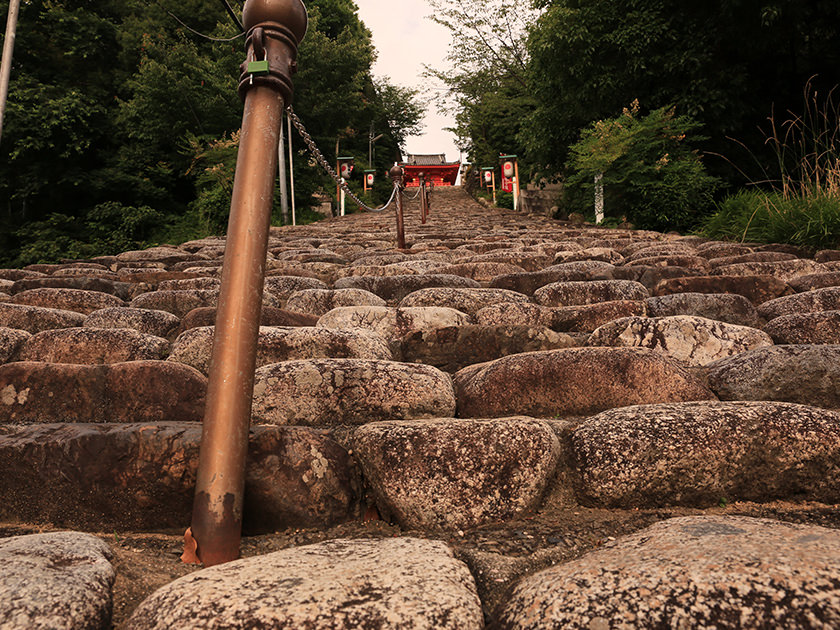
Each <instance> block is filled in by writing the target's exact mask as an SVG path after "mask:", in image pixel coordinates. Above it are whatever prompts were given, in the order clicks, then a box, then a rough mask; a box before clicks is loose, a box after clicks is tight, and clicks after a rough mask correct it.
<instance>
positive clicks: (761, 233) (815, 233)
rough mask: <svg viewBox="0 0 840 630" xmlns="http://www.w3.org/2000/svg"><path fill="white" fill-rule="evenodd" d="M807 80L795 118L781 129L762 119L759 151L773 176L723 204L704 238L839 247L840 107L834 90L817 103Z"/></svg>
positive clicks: (773, 118)
mask: <svg viewBox="0 0 840 630" xmlns="http://www.w3.org/2000/svg"><path fill="white" fill-rule="evenodd" d="M813 78H814V77H812V78H811V80H809V81H808V82H807V83H806V84H805V88H804V91H803V102H804V107H803V110H802V113H801V114H796V113H794V112H791V111H788V118H787V119H786V120H785V121H784V122H782V123H779V122H777V119H776V116H775V114H771V115H770V117H769V118H768V121H769V132H768V133H767V135H766V140H765V145H766V146H767V147H769V148H770V149H771V151H772V154H773V155H774V157H775V164H774V169H775V170H776V171H777V172H775V173H773V174H771V173H769V172H768V171H767V170H766V169H764V168H762V173H763V178H762V179H760V180H758V181H752V182H750V183H751V185H752V186H753V188H751V189H750V190H745V191H741V192H738V193H736V194H735V195H733V196H730V197H728V198H726V199H725V200H724V201H723V202H722V203H721V204H720V205H719V206H718V211H717V212H716V213H715V214H714V215H712V216H711V217H710V218H709V220H708V221H707V222H706V223H705V224H704V226H703V228H702V232H703V233H704V234H706V235H708V236H711V237H713V238H731V239H737V240H741V241H759V242H785V243H793V244H796V245H801V246H804V247H809V248H812V249H821V248H823V249H824V248H837V247H840V103H838V101H837V98H836V91H837V87H836V86H835V88H833V89H832V90H831V91H829V93H828V94H827V95H826V96H825V97H820V95H819V94H818V93H817V91H816V90H815V89H814V88H813V83H812V80H813ZM742 146H743V145H742ZM745 148H747V147H745ZM748 150H749V149H748ZM756 162H757V163H758V160H756Z"/></svg>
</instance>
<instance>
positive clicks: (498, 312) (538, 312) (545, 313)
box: [475, 302, 556, 328]
mask: <svg viewBox="0 0 840 630" xmlns="http://www.w3.org/2000/svg"><path fill="white" fill-rule="evenodd" d="M555 310H556V309H553V308H551V307H549V306H540V305H539V304H531V303H525V302H523V303H518V302H513V303H510V304H494V305H492V306H485V307H484V308H482V309H481V310H479V311H478V312H477V313H476V314H475V321H476V323H477V324H479V325H481V326H544V327H547V328H551V326H552V325H553V324H554V311H555Z"/></svg>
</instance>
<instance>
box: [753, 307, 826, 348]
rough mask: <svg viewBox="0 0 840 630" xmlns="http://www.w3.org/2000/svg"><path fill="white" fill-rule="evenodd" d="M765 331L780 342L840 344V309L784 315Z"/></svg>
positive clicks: (766, 327)
mask: <svg viewBox="0 0 840 630" xmlns="http://www.w3.org/2000/svg"><path fill="white" fill-rule="evenodd" d="M764 332H766V333H767V334H768V335H770V336H771V337H772V338H773V341H775V342H776V343H778V344H791V345H795V344H840V311H821V312H819V313H802V314H801V315H799V314H797V315H782V316H781V317H776V318H775V319H773V320H771V321H769V322H768V323H767V325H766V326H765V327H764Z"/></svg>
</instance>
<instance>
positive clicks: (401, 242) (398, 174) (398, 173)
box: [388, 162, 405, 249]
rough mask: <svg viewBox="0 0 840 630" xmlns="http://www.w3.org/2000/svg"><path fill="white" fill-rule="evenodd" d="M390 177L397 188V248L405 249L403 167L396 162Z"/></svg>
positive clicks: (389, 173)
mask: <svg viewBox="0 0 840 630" xmlns="http://www.w3.org/2000/svg"><path fill="white" fill-rule="evenodd" d="M388 175H390V176H391V179H392V180H394V186H396V187H397V195H396V197H397V248H399V249H405V224H404V223H403V193H402V183H403V170H402V167H401V166H400V165H399V164H397V163H396V162H394V165H393V166H392V167H391V170H390V171H388Z"/></svg>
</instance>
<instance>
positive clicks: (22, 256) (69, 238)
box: [14, 201, 163, 266]
mask: <svg viewBox="0 0 840 630" xmlns="http://www.w3.org/2000/svg"><path fill="white" fill-rule="evenodd" d="M162 219H163V214H162V213H161V212H159V211H157V210H153V209H152V208H150V207H148V206H141V207H134V206H124V205H122V204H121V203H119V202H115V201H108V202H104V203H101V204H99V205H97V206H95V207H94V208H92V209H91V210H90V211H89V212H88V213H87V215H86V216H85V217H81V218H78V217H69V216H67V215H65V214H61V213H59V212H53V213H51V214H50V215H48V216H47V217H46V219H44V220H43V221H33V222H30V223H27V224H25V225H24V226H23V227H21V228H20V229H19V230H18V236H19V237H20V238H21V240H22V241H23V243H24V245H23V246H22V247H21V249H20V252H19V254H18V256H17V259H16V260H15V261H14V262H15V264H16V265H17V266H24V265H28V264H32V263H40V262H52V261H56V260H59V259H61V258H87V257H90V256H99V255H104V254H112V253H114V252H120V251H126V250H130V249H140V248H142V247H146V246H147V245H148V244H149V240H148V239H149V238H150V237H152V236H153V235H154V234H155V233H159V230H160V228H161V221H162Z"/></svg>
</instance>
